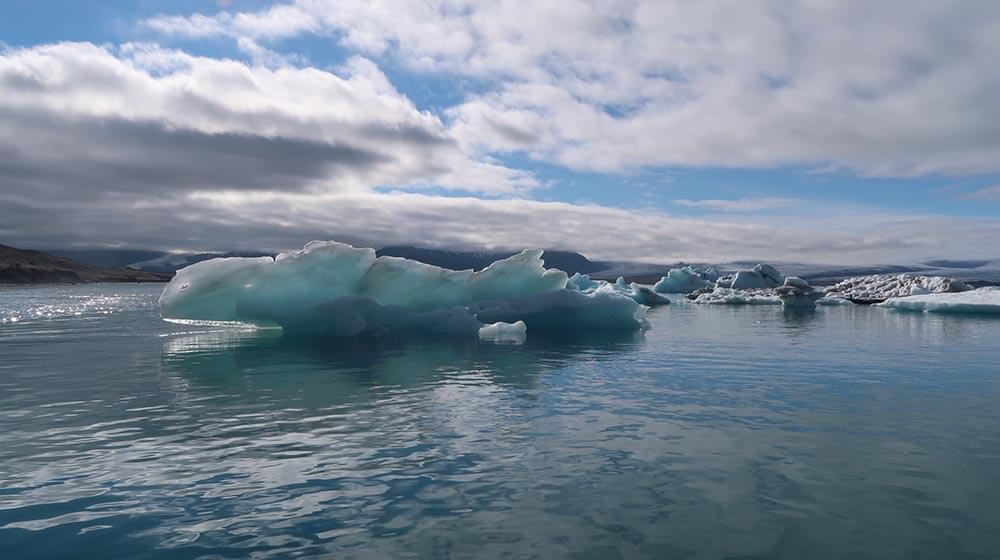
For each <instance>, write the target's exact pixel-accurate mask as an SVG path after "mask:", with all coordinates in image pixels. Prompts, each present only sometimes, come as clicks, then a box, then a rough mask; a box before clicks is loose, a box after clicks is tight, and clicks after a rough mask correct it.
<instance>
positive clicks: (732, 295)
mask: <svg viewBox="0 0 1000 560" xmlns="http://www.w3.org/2000/svg"><path fill="white" fill-rule="evenodd" d="M689 298H690V299H691V300H692V301H693V302H694V303H701V304H708V305H781V298H780V297H778V296H777V295H776V294H775V293H774V290H768V289H747V290H736V289H733V288H715V289H714V290H712V291H710V292H702V293H699V294H691V296H689Z"/></svg>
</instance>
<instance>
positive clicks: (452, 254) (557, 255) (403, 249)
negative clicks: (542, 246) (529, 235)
mask: <svg viewBox="0 0 1000 560" xmlns="http://www.w3.org/2000/svg"><path fill="white" fill-rule="evenodd" d="M375 254H376V255H378V256H380V257H381V256H383V255H385V256H390V257H403V258H407V259H411V260H415V261H420V262H422V263H427V264H432V265H434V266H440V267H441V268H447V269H450V270H469V269H472V270H482V269H484V268H486V267H487V266H489V265H490V264H492V263H494V262H496V261H498V260H501V259H506V258H508V257H511V256H513V255H516V254H517V252H514V251H503V252H488V251H446V250H441V249H420V248H417V247H408V246H397V247H383V248H382V249H379V250H378V251H376V252H375ZM542 260H544V261H545V266H546V268H558V269H559V270H562V271H564V272H566V273H568V274H575V273H577V272H579V273H581V274H589V273H592V272H597V271H600V270H605V269H607V268H610V263H602V262H595V261H591V260H590V259H588V258H587V257H585V256H583V255H581V254H580V253H574V252H572V251H554V250H551V249H546V250H545V252H544V253H543V254H542Z"/></svg>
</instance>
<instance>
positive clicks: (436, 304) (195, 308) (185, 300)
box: [159, 241, 645, 337]
mask: <svg viewBox="0 0 1000 560" xmlns="http://www.w3.org/2000/svg"><path fill="white" fill-rule="evenodd" d="M541 256H542V251H541V250H537V249H526V250H524V251H522V252H521V253H518V254H516V255H514V256H511V257H509V258H507V259H503V260H500V261H497V262H494V263H493V264H491V265H490V266H488V267H486V268H485V269H483V270H481V271H478V272H474V271H471V270H463V271H453V270H447V269H443V268H439V267H436V266H432V265H428V264H424V263H420V262H417V261H413V260H408V259H404V258H400V257H388V256H383V257H376V256H375V251H374V250H373V249H367V248H356V247H352V246H350V245H346V244H343V243H336V242H330V241H313V242H311V243H308V244H306V245H305V247H303V249H302V250H300V251H293V252H288V253H281V254H279V255H278V256H276V257H274V258H271V257H256V258H241V257H233V258H221V259H212V260H207V261H202V262H199V263H196V264H193V265H191V266H189V267H186V268H183V269H181V270H180V271H178V273H177V275H176V276H174V278H173V280H171V281H170V283H169V284H167V286H166V288H164V290H163V293H162V294H161V296H160V302H159V303H160V310H161V314H162V316H163V317H164V318H165V319H171V320H186V321H238V322H245V323H251V324H261V325H278V326H281V327H282V328H283V329H284V330H285V331H286V333H292V334H298V335H308V336H321V337H350V336H364V335H371V336H383V335H389V334H395V333H417V334H443V335H454V334H468V335H470V336H475V335H476V334H477V333H479V331H480V329H482V328H483V327H485V326H487V324H488V323H496V322H505V323H516V322H517V321H523V322H524V324H525V327H526V329H528V330H533V329H573V328H627V329H639V328H642V327H643V326H644V325H645V321H644V314H645V307H643V306H641V305H640V304H638V303H636V301H635V300H634V299H633V298H630V297H627V296H626V295H623V294H621V293H617V292H614V293H610V292H607V291H603V292H599V291H598V290H594V291H593V292H592V293H587V292H582V291H576V290H572V289H567V284H568V282H569V279H568V278H567V276H566V273H565V272H562V271H561V270H555V269H546V268H545V266H544V263H543V261H542V259H541ZM498 328H499V327H498ZM487 332H489V331H487Z"/></svg>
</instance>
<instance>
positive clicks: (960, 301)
mask: <svg viewBox="0 0 1000 560" xmlns="http://www.w3.org/2000/svg"><path fill="white" fill-rule="evenodd" d="M879 305H880V306H882V307H890V308H892V309H902V310H906V311H922V312H924V313H989V314H1000V288H998V287H987V288H979V289H976V290H970V291H964V292H943V293H936V294H921V295H914V296H909V297H895V298H890V299H887V300H886V301H884V302H882V303H880V304H879Z"/></svg>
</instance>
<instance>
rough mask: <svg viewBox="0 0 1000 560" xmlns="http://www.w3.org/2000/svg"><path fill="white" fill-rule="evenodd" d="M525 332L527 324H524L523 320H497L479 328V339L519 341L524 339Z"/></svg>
mask: <svg viewBox="0 0 1000 560" xmlns="http://www.w3.org/2000/svg"><path fill="white" fill-rule="evenodd" d="M527 332H528V326H527V325H525V324H524V321H515V322H513V323H503V322H499V321H498V322H496V323H492V324H490V325H486V326H485V327H482V328H480V329H479V339H480V340H510V341H520V340H524V338H525V334H526V333H527Z"/></svg>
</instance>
